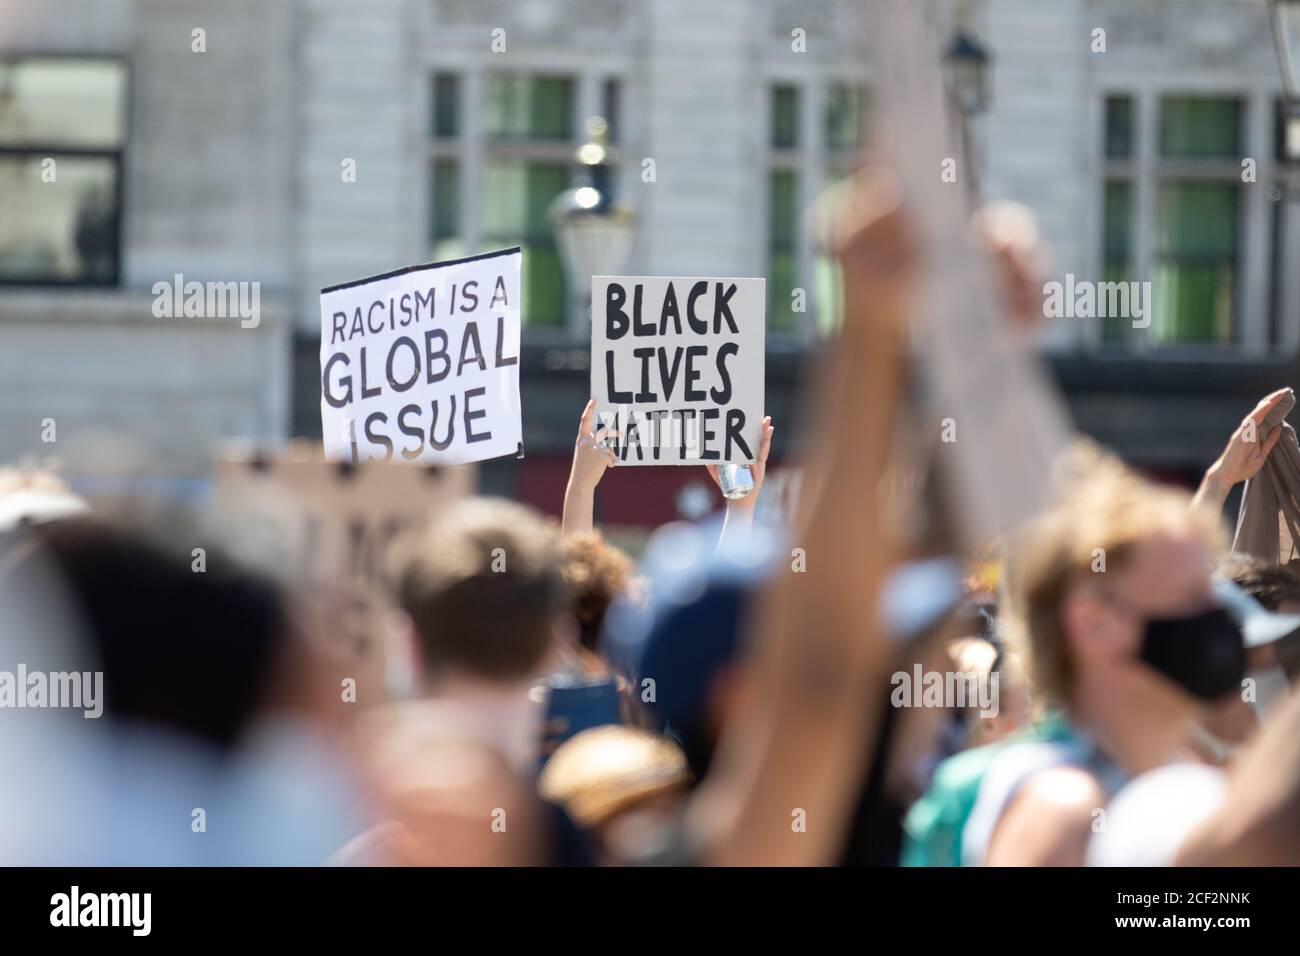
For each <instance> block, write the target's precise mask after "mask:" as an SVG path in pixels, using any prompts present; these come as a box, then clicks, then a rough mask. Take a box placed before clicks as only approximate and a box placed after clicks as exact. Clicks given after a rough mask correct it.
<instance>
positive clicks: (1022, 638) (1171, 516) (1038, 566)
mask: <svg viewBox="0 0 1300 956" xmlns="http://www.w3.org/2000/svg"><path fill="white" fill-rule="evenodd" d="M1055 480H1056V488H1055V490H1056V497H1057V500H1056V504H1055V505H1053V506H1052V507H1051V508H1050V509H1049V510H1048V511H1046V512H1045V513H1043V514H1042V515H1040V516H1039V517H1038V518H1037V519H1035V520H1034V521H1032V522H1031V523H1030V524H1029V525H1028V526H1027V527H1026V528H1025V529H1024V530H1023V531H1022V532H1021V533H1020V535H1019V536H1018V537H1017V539H1016V540H1015V541H1014V542H1013V544H1012V546H1011V548H1010V549H1009V551H1008V554H1007V556H1006V562H1007V567H1006V573H1005V580H1006V583H1007V588H1006V602H1005V603H1006V607H1005V608H1004V620H1005V623H1006V625H1007V635H1008V638H1009V640H1010V641H1011V643H1012V645H1013V646H1015V647H1017V648H1018V649H1019V650H1020V652H1021V654H1022V655H1023V658H1024V660H1025V662H1026V663H1027V664H1028V669H1029V674H1030V677H1031V679H1032V681H1033V684H1034V690H1035V692H1036V693H1037V694H1038V695H1039V696H1040V697H1041V698H1042V700H1043V702H1044V703H1048V704H1065V703H1069V702H1070V696H1071V689H1072V687H1073V683H1074V666H1073V662H1072V661H1071V659H1070V654H1069V649H1068V647H1067V645H1066V641H1065V635H1064V634H1063V633H1062V626H1061V608H1062V606H1063V604H1064V602H1065V598H1066V596H1067V595H1068V594H1069V593H1070V591H1071V590H1072V589H1073V588H1074V587H1075V586H1077V584H1078V583H1079V582H1080V581H1081V580H1086V578H1085V576H1088V575H1091V574H1093V573H1096V572H1097V571H1100V570H1104V571H1106V572H1107V573H1111V574H1113V573H1115V572H1117V571H1122V570H1124V568H1125V567H1126V566H1127V564H1128V562H1129V561H1130V560H1131V559H1132V556H1133V551H1134V549H1135V548H1136V547H1137V545H1139V544H1141V543H1142V542H1143V541H1145V540H1148V539H1150V538H1151V537H1153V536H1155V535H1158V534H1161V533H1169V532H1173V533H1176V534H1187V533H1190V534H1192V535H1194V536H1196V537H1197V538H1199V539H1200V540H1201V541H1202V542H1203V543H1204V544H1205V546H1206V547H1207V548H1208V549H1209V550H1210V551H1211V553H1218V552H1219V551H1221V550H1222V549H1224V548H1225V547H1226V546H1227V540H1226V536H1225V534H1224V530H1223V528H1222V527H1221V526H1220V524H1219V521H1218V518H1217V516H1216V515H1212V514H1209V513H1207V512H1204V511H1202V510H1200V509H1193V508H1192V506H1191V504H1192V499H1191V496H1190V495H1189V494H1188V493H1187V492H1185V491H1183V490H1181V489H1177V488H1173V487H1169V486H1164V485H1157V484H1154V483H1153V482H1151V481H1148V480H1147V479H1145V478H1143V477H1142V476H1141V475H1139V474H1137V472H1135V471H1133V470H1132V469H1130V468H1129V467H1128V466H1126V465H1125V464H1124V463H1123V462H1121V461H1120V460H1119V459H1118V458H1116V457H1115V456H1114V455H1111V454H1109V453H1107V452H1104V451H1102V450H1101V449H1099V448H1097V447H1096V446H1095V445H1092V444H1091V443H1088V442H1079V443H1076V444H1075V445H1074V446H1073V447H1072V448H1071V449H1070V450H1069V451H1068V452H1067V453H1066V454H1065V455H1064V456H1062V460H1061V462H1060V463H1058V466H1057V474H1056V476H1055Z"/></svg>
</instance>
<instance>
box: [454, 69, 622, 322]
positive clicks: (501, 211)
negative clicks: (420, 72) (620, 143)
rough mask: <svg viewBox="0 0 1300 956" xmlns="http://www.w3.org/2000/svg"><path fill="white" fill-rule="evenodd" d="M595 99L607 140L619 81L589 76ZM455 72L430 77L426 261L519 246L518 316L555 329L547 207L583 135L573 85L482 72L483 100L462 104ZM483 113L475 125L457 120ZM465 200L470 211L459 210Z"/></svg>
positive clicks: (566, 179) (562, 316) (558, 280)
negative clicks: (470, 172) (470, 176)
mask: <svg viewBox="0 0 1300 956" xmlns="http://www.w3.org/2000/svg"><path fill="white" fill-rule="evenodd" d="M592 82H593V83H594V87H593V89H592V90H591V91H590V92H591V98H590V99H589V100H588V101H589V102H597V103H599V104H600V108H601V109H602V110H604V111H605V118H606V120H607V122H608V123H609V132H610V142H611V143H613V142H615V141H616V139H617V136H618V132H619V126H620V125H621V116H620V113H619V109H620V106H621V103H620V83H619V81H618V79H616V78H611V77H604V78H598V79H595V80H593V81H592ZM469 89H470V87H469V85H468V84H466V83H465V81H464V78H463V77H462V76H460V75H458V74H450V73H438V74H435V75H434V77H433V91H432V113H433V115H432V117H431V122H430V125H431V129H432V138H433V143H432V159H431V166H430V211H429V223H430V226H429V242H430V247H431V255H432V258H434V259H450V258H456V257H458V256H464V255H469V254H472V253H473V252H476V251H482V250H487V249H495V248H501V247H503V246H514V245H518V246H520V247H522V248H523V250H524V262H523V269H524V272H523V276H522V284H523V319H524V324H525V325H529V326H534V327H536V326H549V327H556V328H558V327H563V326H564V325H565V324H566V319H567V318H568V309H567V306H566V303H567V301H568V289H567V284H566V282H565V275H564V266H563V262H562V261H561V258H560V255H559V250H558V247H557V245H556V241H555V234H554V232H553V230H552V228H551V223H550V218H549V215H548V213H549V209H550V205H551V202H552V201H553V200H554V199H555V197H556V196H557V195H559V194H560V193H561V192H563V191H564V190H565V189H568V188H569V186H570V185H571V184H572V180H573V166H574V162H573V153H574V150H575V148H576V147H577V146H578V144H579V143H580V142H581V140H582V139H583V138H584V137H585V132H584V131H583V130H582V128H581V125H582V124H581V123H580V122H579V117H578V116H577V103H578V99H579V92H580V90H579V83H578V81H577V80H575V79H574V78H573V77H569V76H558V75H552V74H544V73H513V72H489V73H486V74H485V75H484V76H483V81H482V84H481V90H482V93H481V96H482V101H481V102H479V103H470V102H468V98H469ZM469 115H472V116H474V117H481V118H482V125H481V127H479V128H477V130H476V131H475V130H469V129H467V128H466V122H465V117H466V116H469ZM476 132H477V135H478V137H479V142H478V143H476V144H475V145H476V146H481V149H482V157H481V161H480V163H479V166H478V174H479V183H478V188H477V190H475V192H474V194H473V195H472V196H471V195H469V194H467V193H465V192H464V191H463V176H464V163H465V161H466V159H465V155H464V153H465V149H466V147H467V145H468V143H467V137H468V136H471V135H475V133H476ZM465 202H472V203H473V204H474V208H473V209H472V210H470V209H466V208H465V207H464V203H465Z"/></svg>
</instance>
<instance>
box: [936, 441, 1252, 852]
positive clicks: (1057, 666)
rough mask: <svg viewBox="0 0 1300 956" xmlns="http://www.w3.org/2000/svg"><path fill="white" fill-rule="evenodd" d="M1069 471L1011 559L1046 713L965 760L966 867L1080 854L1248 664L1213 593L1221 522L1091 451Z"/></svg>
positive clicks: (956, 799)
mask: <svg viewBox="0 0 1300 956" xmlns="http://www.w3.org/2000/svg"><path fill="white" fill-rule="evenodd" d="M1063 477H1064V484H1065V487H1064V489H1063V495H1062V497H1061V500H1060V501H1059V502H1058V504H1056V505H1055V506H1054V508H1053V509H1052V510H1050V511H1049V512H1048V513H1047V514H1045V515H1043V516H1042V517H1040V518H1039V519H1037V520H1036V521H1035V522H1033V523H1032V524H1031V526H1030V527H1029V528H1028V529H1027V530H1026V531H1025V532H1024V533H1023V535H1022V536H1021V537H1020V539H1019V540H1018V541H1017V542H1016V544H1015V546H1014V547H1013V549H1012V551H1011V553H1010V555H1009V557H1008V571H1009V582H1008V583H1009V588H1008V597H1009V601H1008V607H1007V609H1006V611H1007V623H1008V626H1009V627H1010V628H1011V630H1012V634H1013V639H1016V640H1018V641H1019V642H1020V644H1021V646H1022V647H1023V649H1024V651H1025V653H1026V658H1027V661H1028V665H1029V668H1030V672H1031V674H1032V675H1033V679H1034V686H1035V693H1036V695H1038V696H1040V697H1041V698H1042V700H1043V702H1044V704H1045V705H1047V706H1049V707H1051V708H1054V709H1053V711H1052V712H1051V713H1050V714H1049V715H1048V716H1047V717H1045V718H1044V719H1043V720H1042V721H1040V722H1039V725H1038V726H1037V728H1036V730H1035V733H1034V735H1033V736H1032V737H1031V738H1030V739H1028V740H1025V741H1017V742H1015V743H1010V744H1004V745H1000V746H998V747H996V748H994V749H993V752H992V753H991V754H990V753H985V754H980V755H979V757H972V758H968V760H967V761H966V763H967V764H968V765H969V764H973V763H975V762H976V761H978V760H979V759H981V758H982V759H984V760H985V761H986V763H985V764H984V765H983V766H982V767H980V768H978V769H979V772H978V773H976V774H973V775H970V776H968V777H967V778H966V779H964V780H963V781H961V782H962V784H963V785H964V789H962V790H959V791H958V790H954V791H953V792H952V794H951V795H950V797H949V800H948V802H949V804H951V805H960V804H961V803H962V802H963V801H964V800H969V799H970V797H971V792H970V786H971V784H974V786H975V787H976V788H977V789H976V792H975V795H974V801H973V804H972V805H970V806H969V808H968V812H966V813H965V814H964V816H965V819H964V821H962V822H960V824H959V825H960V830H961V835H960V847H961V851H960V853H961V855H960V861H961V862H962V863H963V864H966V865H972V864H973V865H979V864H993V865H997V864H1010V865H1045V864H1057V865H1061V864H1064V865H1078V864H1080V863H1082V862H1084V857H1085V853H1086V849H1087V845H1088V840H1089V837H1090V836H1091V834H1092V832H1093V823H1094V820H1095V819H1096V813H1097V811H1099V810H1101V809H1103V808H1105V807H1106V806H1107V805H1108V804H1109V802H1110V801H1111V799H1112V798H1113V797H1114V796H1115V795H1116V794H1117V793H1119V792H1120V791H1121V790H1122V789H1123V787H1124V785H1125V782H1126V781H1127V780H1128V779H1130V778H1131V777H1133V776H1135V775H1137V774H1140V773H1142V772H1145V771H1147V770H1151V769H1154V768H1156V767H1159V766H1162V765H1164V764H1165V763H1167V762H1169V761H1170V760H1173V759H1175V758H1176V757H1177V756H1178V754H1179V752H1180V749H1181V748H1182V747H1183V746H1184V744H1185V743H1186V741H1187V739H1188V736H1189V734H1190V732H1191V728H1192V726H1193V724H1194V722H1195V720H1196V719H1197V717H1199V716H1200V715H1202V714H1203V712H1204V710H1205V707H1206V705H1207V703H1208V702H1210V701H1213V700H1214V699H1216V698H1218V697H1220V696H1222V695H1223V694H1225V693H1227V692H1228V691H1230V690H1232V689H1233V688H1235V687H1236V686H1237V685H1238V682H1239V681H1240V679H1241V677H1242V676H1243V674H1244V671H1245V661H1244V652H1243V649H1242V645H1241V634H1240V631H1239V630H1238V629H1237V627H1236V625H1235V624H1234V623H1233V622H1232V620H1231V619H1230V618H1229V617H1228V616H1227V614H1226V612H1224V611H1223V610H1222V609H1220V608H1218V607H1217V606H1216V604H1215V600H1214V596H1213V592H1212V589H1211V581H1210V571H1211V569H1212V566H1213V558H1212V556H1213V554H1214V553H1215V551H1216V550H1217V549H1218V548H1219V547H1221V546H1222V544H1223V538H1222V534H1221V532H1220V530H1219V529H1218V527H1217V523H1216V521H1215V520H1214V519H1212V518H1210V517H1209V516H1208V515H1206V514H1205V513H1204V512H1201V511H1198V510H1194V509H1192V510H1189V509H1188V499H1187V498H1186V497H1184V496H1183V495H1182V494H1181V493H1179V492H1177V491H1174V490H1172V489H1166V488H1158V487H1156V486H1153V485H1151V484H1150V483H1148V482H1146V481H1144V480H1143V479H1141V478H1139V477H1138V476H1137V475H1135V474H1133V473H1132V472H1130V471H1129V470H1128V469H1126V468H1125V467H1124V466H1123V465H1121V464H1120V463H1119V462H1118V461H1116V460H1114V459H1113V458H1110V457H1109V456H1106V455H1103V454H1099V453H1097V452H1096V451H1093V450H1091V449H1085V448H1079V449H1076V450H1075V452H1074V454H1073V455H1072V457H1071V460H1070V461H1069V462H1068V463H1066V466H1065V468H1064V475H1063ZM972 753H977V752H972ZM940 815H941V816H942V815H943V814H940ZM947 816H948V817H949V818H950V819H951V818H952V813H951V812H947ZM960 816H961V814H960V813H959V814H958V818H959V819H960ZM1155 823H1156V822H1155V821H1153V822H1152V825H1155ZM940 843H942V841H940ZM947 845H951V843H950V842H949V843H948V844H947Z"/></svg>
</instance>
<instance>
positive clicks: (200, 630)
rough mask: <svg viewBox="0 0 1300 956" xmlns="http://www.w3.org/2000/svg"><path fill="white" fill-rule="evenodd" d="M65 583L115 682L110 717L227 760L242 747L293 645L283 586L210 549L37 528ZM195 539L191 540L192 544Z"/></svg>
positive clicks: (82, 527) (107, 678) (92, 527)
mask: <svg viewBox="0 0 1300 956" xmlns="http://www.w3.org/2000/svg"><path fill="white" fill-rule="evenodd" d="M27 533H28V534H30V535H31V537H32V540H34V541H36V542H37V543H38V545H39V549H38V551H39V553H41V554H43V555H44V556H45V557H46V558H47V559H50V560H51V561H52V563H53V567H54V568H55V569H56V570H57V571H58V572H60V573H61V576H62V582H63V584H64V586H66V587H67V588H68V590H69V591H70V594H71V597H72V598H73V600H74V601H75V603H76V604H77V605H78V608H77V610H78V611H79V612H80V614H79V616H80V618H81V623H82V625H83V628H84V637H85V638H86V639H87V641H88V642H89V645H90V650H91V651H92V652H93V653H94V655H95V657H96V658H97V659H98V660H97V664H98V669H102V671H103V674H104V697H105V711H106V713H108V714H109V715H110V716H111V717H113V718H119V719H126V720H131V721H141V722H146V723H151V724H158V725H162V726H164V727H167V728H169V729H171V730H173V731H177V732H180V733H185V734H189V735H191V736H194V737H197V738H200V739H202V740H204V741H206V742H209V743H211V744H215V745H216V746H218V747H220V748H223V749H224V748H228V747H230V746H231V745H233V744H234V743H235V742H236V740H237V739H238V738H239V736H240V734H241V733H242V731H243V730H244V729H245V728H246V727H247V726H248V724H249V723H250V721H251V720H252V718H253V716H254V715H255V714H256V712H257V711H258V709H259V708H260V706H261V705H262V704H263V703H264V701H265V699H266V693H267V691H268V690H269V688H270V685H271V683H272V679H273V670H274V668H275V667H276V665H277V663H278V662H279V657H280V653H281V652H282V650H283V648H284V646H285V644H284V641H285V637H286V636H287V633H288V630H287V614H286V607H285V603H284V599H283V596H282V595H281V593H280V592H279V590H278V589H277V588H276V586H275V585H274V584H272V583H271V582H269V581H267V580H265V579H263V578H261V577H258V576H255V575H253V574H250V573H248V572H246V571H244V570H243V569H242V568H239V567H236V566H234V565H233V564H232V563H231V562H230V561H229V560H228V559H227V558H226V557H225V556H224V555H222V554H221V553H220V552H217V551H215V550H213V549H211V548H205V551H204V567H203V569H202V570H201V571H200V570H198V569H197V568H196V567H195V566H194V564H193V560H194V559H193V558H192V548H193V547H194V546H195V545H196V544H201V543H202V542H194V541H193V540H192V539H191V540H189V541H186V542H185V543H184V545H183V546H181V545H176V546H172V545H170V544H167V543H165V542H163V541H162V540H161V539H159V540H153V539H150V538H147V537H146V536H145V535H144V534H142V533H140V532H136V531H130V530H126V529H123V528H119V527H116V526H114V525H110V524H107V523H105V522H102V521H100V520H97V519H92V518H81V517H78V518H71V519H65V520H60V521H53V522H49V523H46V524H41V525H37V526H34V527H32V528H30V529H29V530H28V532H27ZM182 536H185V535H182Z"/></svg>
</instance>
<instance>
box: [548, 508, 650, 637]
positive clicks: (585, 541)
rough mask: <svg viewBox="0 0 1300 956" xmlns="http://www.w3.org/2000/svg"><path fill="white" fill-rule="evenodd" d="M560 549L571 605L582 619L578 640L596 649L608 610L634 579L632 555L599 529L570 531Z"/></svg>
mask: <svg viewBox="0 0 1300 956" xmlns="http://www.w3.org/2000/svg"><path fill="white" fill-rule="evenodd" d="M560 549H561V560H562V562H563V566H562V569H563V573H564V583H565V585H566V586H567V587H568V590H569V607H570V609H571V610H572V611H573V616H574V618H576V619H577V622H578V641H579V643H580V644H582V646H583V647H585V648H586V649H587V650H589V651H595V650H596V645H597V644H598V643H599V641H600V629H601V625H602V624H604V622H605V612H606V611H607V610H609V606H610V605H611V604H612V603H614V599H615V598H616V597H618V596H619V595H620V594H622V593H623V592H624V590H626V588H627V587H628V585H629V584H630V583H631V582H632V574H633V564H632V559H631V558H629V557H628V556H627V554H626V553H625V552H623V551H622V550H620V549H619V548H616V547H614V546H613V545H612V544H610V543H609V542H607V541H606V540H605V539H604V538H603V537H602V536H601V534H600V532H599V531H592V532H589V533H586V534H574V535H569V536H568V537H566V538H565V539H564V541H563V543H562V544H561V546H560Z"/></svg>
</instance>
